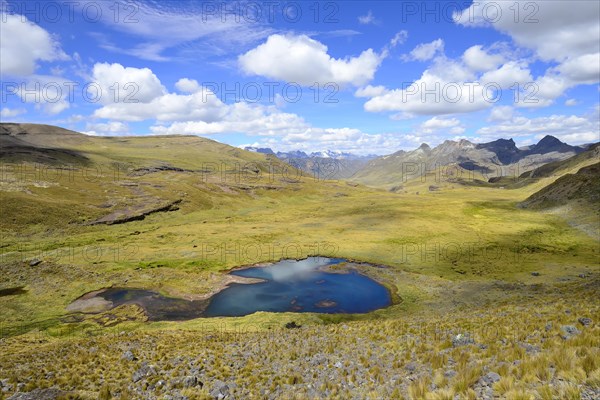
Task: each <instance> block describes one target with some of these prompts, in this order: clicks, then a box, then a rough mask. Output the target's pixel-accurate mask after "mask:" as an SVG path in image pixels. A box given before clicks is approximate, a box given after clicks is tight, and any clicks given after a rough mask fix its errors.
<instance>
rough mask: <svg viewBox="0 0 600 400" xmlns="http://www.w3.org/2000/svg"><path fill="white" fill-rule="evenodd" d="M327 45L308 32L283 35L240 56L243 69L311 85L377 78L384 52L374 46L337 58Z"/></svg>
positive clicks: (343, 83)
mask: <svg viewBox="0 0 600 400" xmlns="http://www.w3.org/2000/svg"><path fill="white" fill-rule="evenodd" d="M327 50H328V49H327V46H325V45H324V44H323V43H321V42H318V41H316V40H314V39H311V38H310V37H308V36H306V35H292V34H288V35H280V34H275V35H271V36H269V37H268V39H267V41H266V42H265V43H263V44H261V45H259V46H257V47H255V48H254V49H252V50H249V51H248V52H247V53H245V54H242V55H241V56H239V58H238V62H239V65H240V66H241V68H242V70H243V71H244V72H245V73H247V74H250V75H261V76H265V77H267V78H273V79H278V80H283V81H287V82H294V83H298V84H300V85H305V86H310V85H313V84H314V83H315V82H318V83H320V84H325V83H328V82H335V83H337V84H339V85H347V84H351V85H354V86H360V85H364V84H366V83H367V82H369V81H371V80H372V79H373V76H374V75H375V71H377V68H378V67H379V65H380V64H381V61H382V60H383V58H384V56H383V55H380V54H378V53H376V52H375V51H373V50H372V49H367V50H365V51H363V52H362V53H361V54H360V55H358V56H356V57H346V58H333V57H331V56H330V55H329V54H328V53H327Z"/></svg>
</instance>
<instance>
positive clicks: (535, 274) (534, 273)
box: [531, 272, 540, 276]
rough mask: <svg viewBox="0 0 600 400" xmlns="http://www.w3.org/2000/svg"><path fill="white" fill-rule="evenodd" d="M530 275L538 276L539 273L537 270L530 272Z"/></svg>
mask: <svg viewBox="0 0 600 400" xmlns="http://www.w3.org/2000/svg"><path fill="white" fill-rule="evenodd" d="M531 276H540V273H539V272H532V273H531Z"/></svg>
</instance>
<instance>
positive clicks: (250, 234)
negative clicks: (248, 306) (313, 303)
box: [0, 135, 599, 354]
mask: <svg viewBox="0 0 600 400" xmlns="http://www.w3.org/2000/svg"><path fill="white" fill-rule="evenodd" d="M28 140H29V142H30V143H34V144H35V145H37V146H40V145H43V146H52V147H57V148H61V147H62V148H68V149H71V150H74V151H78V152H80V153H81V154H83V155H84V156H86V157H87V158H88V159H89V160H91V161H90V162H91V163H92V164H91V165H92V166H91V167H88V168H87V169H82V168H81V167H79V170H77V171H75V172H74V173H71V174H70V175H66V176H65V175H62V176H61V177H60V178H52V175H50V174H49V173H46V174H37V175H27V177H26V178H23V175H22V174H21V175H20V174H19V170H18V169H16V168H17V166H16V165H15V164H7V163H3V171H4V174H3V179H2V189H3V190H2V191H1V192H0V202H1V204H2V243H1V246H2V253H3V254H2V263H1V266H0V268H1V269H2V271H1V272H2V276H3V280H2V287H0V288H5V287H15V286H25V288H26V289H27V293H26V294H23V295H19V296H6V297H0V309H1V310H2V311H0V314H1V316H2V320H3V324H4V326H3V328H4V329H5V330H6V332H8V333H14V332H15V329H17V330H18V329H19V328H20V327H24V329H25V330H27V329H29V327H30V326H29V325H28V324H30V323H31V322H32V321H38V322H39V321H48V322H47V323H42V326H48V327H50V328H48V329H53V330H54V331H53V332H55V334H57V335H59V336H60V335H61V334H60V332H61V329H63V328H64V327H65V326H67V325H65V324H64V323H59V322H57V321H56V318H60V317H63V316H64V315H65V314H66V311H65V307H66V306H67V305H68V304H69V303H70V302H71V301H72V300H73V299H75V298H77V297H78V296H80V295H81V294H83V293H85V292H88V291H91V290H95V289H98V288H101V287H106V286H110V285H118V286H130V287H140V288H149V289H156V290H159V291H161V292H163V293H166V294H172V295H180V296H192V295H197V294H203V293H210V292H211V290H213V289H214V288H215V286H218V285H220V284H221V283H222V282H223V275H222V273H221V271H223V270H226V269H228V268H231V267H234V266H237V265H240V264H250V263H255V262H260V261H269V260H277V259H280V258H286V257H292V258H293V257H301V256H307V255H311V254H321V255H335V256H340V257H347V258H353V259H358V260H362V261H368V262H373V263H380V264H384V265H388V266H390V268H388V269H381V270H379V269H378V270H377V271H372V270H369V271H368V273H369V274H370V275H372V276H374V277H375V278H378V279H380V280H382V281H383V282H384V283H386V284H388V285H390V286H394V287H396V288H397V290H398V294H399V295H400V297H401V298H402V299H403V301H402V303H400V304H397V305H394V306H392V307H389V308H387V309H385V310H379V311H377V312H374V313H371V314H368V315H365V316H355V317H350V316H320V315H311V314H302V315H294V316H293V318H294V319H296V320H297V321H299V322H301V323H304V324H319V323H322V322H328V321H338V320H340V319H345V320H349V319H358V320H361V321H363V322H360V324H367V325H366V326H367V327H368V326H369V325H368V324H377V323H378V322H375V321H376V320H379V319H382V318H383V319H390V320H396V319H398V318H399V320H400V321H402V320H403V319H404V318H422V316H427V315H431V318H437V317H434V316H435V315H444V313H446V312H449V311H452V312H457V311H458V310H460V309H462V308H465V309H473V308H474V307H477V308H478V309H481V310H485V312H493V310H494V307H495V306H494V304H495V302H497V301H499V300H502V299H505V298H506V299H508V298H510V296H513V295H514V296H517V298H519V296H521V290H526V288H528V287H529V285H533V284H542V285H548V287H552V286H554V285H557V284H560V282H562V281H563V280H564V279H569V278H568V277H573V276H577V275H578V274H582V273H586V274H592V275H593V274H596V273H597V272H598V256H599V253H598V247H597V242H596V241H595V240H594V239H593V238H591V237H590V236H588V235H585V234H584V233H581V232H579V231H578V230H576V229H573V228H571V227H570V226H569V225H568V223H566V222H565V221H564V220H562V219H561V218H560V217H558V216H556V215H551V214H543V213H539V212H536V211H532V210H526V209H519V208H517V207H516V204H517V203H518V202H519V201H522V200H523V199H525V198H527V197H528V196H530V195H531V194H532V193H534V192H535V191H536V190H538V189H539V187H540V186H544V185H546V184H548V183H549V182H551V181H552V180H554V179H556V178H555V177H547V178H542V179H541V180H539V181H538V182H536V183H535V184H532V185H529V186H526V187H523V188H519V189H515V190H500V189H497V188H487V187H464V186H462V185H457V184H454V183H448V182H439V181H436V180H435V178H434V177H430V178H429V179H425V180H424V181H423V180H422V179H418V180H415V181H412V182H408V183H407V187H408V188H410V190H406V192H407V193H403V192H400V193H389V192H386V191H382V190H376V189H370V188H366V187H364V186H351V185H348V184H346V183H345V182H342V181H327V182H321V181H316V180H314V179H310V178H306V177H305V178H300V179H298V180H291V179H289V177H290V176H295V174H293V173H291V172H287V173H282V172H281V170H282V169H284V168H285V166H283V165H281V164H278V163H277V161H274V160H272V161H271V163H275V164H276V168H275V169H276V170H277V171H279V172H276V173H272V174H271V173H268V172H267V167H266V165H268V164H269V161H268V160H266V159H265V158H264V156H263V155H260V154H256V153H249V152H244V151H241V150H238V149H233V148H231V147H229V146H225V145H221V144H218V143H216V142H213V141H209V140H206V139H200V138H192V137H166V138H165V137H163V138H157V137H153V138H88V137H77V138H76V140H75V139H72V140H71V141H68V140H64V139H62V138H61V137H57V135H50V137H48V138H40V135H37V136H36V135H33V137H31V138H30V139H28ZM13 161H14V160H13ZM158 161H160V162H167V163H169V164H171V165H172V166H175V167H179V168H184V169H189V170H194V171H195V172H177V171H161V172H155V173H150V174H146V175H141V176H135V175H132V174H131V173H130V172H131V171H134V170H135V169H137V168H140V167H148V166H152V165H156V164H157V162H158ZM223 162H224V163H225V167H226V169H227V170H231V169H233V168H234V167H233V166H234V165H235V163H239V164H245V165H246V166H248V167H250V166H252V165H254V164H246V163H259V164H260V167H259V169H262V170H261V172H260V173H258V174H254V175H252V174H247V173H244V174H242V175H240V174H233V173H227V174H225V175H220V174H215V173H202V172H198V171H201V170H204V169H206V168H207V167H208V166H212V167H214V165H215V164H210V165H209V164H207V163H217V164H218V165H221V164H222V163H223ZM114 163H120V164H124V165H125V167H124V168H121V169H120V170H119V173H117V174H115V167H114ZM21 165H22V164H21ZM26 167H27V168H29V169H27V170H28V171H31V170H34V169H32V168H34V167H33V166H31V165H26ZM46 171H47V172H48V171H49V172H52V171H56V170H55V169H50V170H46ZM82 171H87V172H88V173H87V174H82V173H81V172H82ZM98 171H100V172H98ZM255 175H259V176H258V178H257V177H256V176H255ZM49 176H50V178H49ZM236 177H237V178H239V179H236ZM431 179H433V181H431ZM124 184H125V185H124ZM432 184H433V185H437V186H439V187H441V190H440V191H433V192H430V191H429V190H428V188H429V186H430V185H432ZM132 185H137V186H132ZM416 192H419V194H418V195H417V194H415V193H416ZM148 198H160V199H165V200H172V199H176V198H181V199H182V200H183V202H182V203H181V206H180V210H178V211H174V212H168V213H157V214H152V215H150V216H148V217H146V218H145V219H144V220H143V221H134V222H129V223H126V224H122V225H111V226H105V225H98V226H88V225H85V222H86V221H90V220H92V219H94V218H97V217H99V216H101V215H105V214H106V213H108V212H109V211H110V210H114V209H119V208H120V207H123V206H125V205H127V204H132V203H136V202H140V201H146V200H147V199H148ZM115 200H116V201H115ZM111 202H112V203H111ZM107 203H109V204H107ZM99 206H102V207H99ZM223 249H225V250H226V252H224V253H223V252H222V250H223ZM257 249H260V251H258V252H257ZM296 249H299V250H296ZM32 258H40V259H42V260H43V263H42V264H40V265H38V266H36V267H30V266H29V264H28V262H27V261H28V260H29V259H32ZM532 271H537V272H540V273H541V276H538V277H533V276H531V274H530V272H532ZM497 282H505V283H503V284H502V285H497ZM523 284H524V285H525V286H519V285H523ZM503 285H516V286H515V288H517V289H514V290H515V291H516V292H515V293H513V294H510V293H507V291H506V286H503ZM519 288H521V289H519ZM540 296H541V297H542V298H543V292H542V293H541V294H540ZM596 298H597V297H596ZM517 304H518V302H517ZM42 305H43V306H42ZM593 306H594V307H596V310H597V306H598V304H597V303H596V304H593ZM581 307H585V305H583V306H581ZM594 312H597V311H594ZM125 314H127V312H125ZM133 314H134V315H136V313H135V312H133ZM127 318H128V317H127V315H126V316H125V317H124V319H127ZM290 318H291V317H290V315H286V314H267V313H258V314H255V315H252V316H247V317H244V318H228V319H215V320H211V324H217V325H219V324H221V325H219V326H227V327H231V328H233V327H244V326H245V327H255V326H258V327H259V329H262V328H260V327H261V326H263V324H269V325H270V324H276V325H279V324H282V323H284V322H285V321H289V319H290ZM205 323H206V321H204V320H195V321H188V322H183V323H167V322H163V323H153V324H142V325H140V323H138V322H129V323H124V324H122V325H119V326H122V327H123V328H122V329H133V328H136V329H142V330H148V329H150V330H155V329H174V328H175V329H181V328H189V329H205ZM77 326H79V328H76V330H79V329H81V330H83V331H89V332H97V331H98V330H100V332H101V331H102V328H101V327H99V326H98V324H97V323H94V322H93V321H91V320H90V321H88V322H86V323H83V324H79V325H77ZM127 327H128V328H127ZM119 329H121V328H119ZM361 329H362V328H361ZM367 329H368V328H367ZM15 348H16V347H15ZM40 350H41V349H40ZM31 351H32V352H33V353H32V354H35V349H34V350H31Z"/></svg>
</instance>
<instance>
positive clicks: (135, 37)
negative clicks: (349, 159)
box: [0, 0, 600, 154]
mask: <svg viewBox="0 0 600 400" xmlns="http://www.w3.org/2000/svg"><path fill="white" fill-rule="evenodd" d="M1 4H2V19H1V29H2V30H1V38H2V42H1V46H0V47H1V49H0V50H1V52H2V53H1V57H0V67H1V68H0V70H1V71H0V72H1V73H2V102H1V110H0V112H1V119H2V121H3V122H9V121H16V122H36V123H48V124H56V125H60V126H63V127H66V128H70V129H74V130H77V131H80V132H85V133H88V134H95V135H147V134H196V135H201V136H206V137H210V138H212V139H215V140H218V141H221V142H224V143H228V144H232V145H235V146H241V145H258V146H268V147H271V148H273V149H275V150H282V151H285V150H305V151H318V150H325V149H333V150H342V151H350V152H355V153H360V154H388V153H392V152H394V151H397V150H399V149H412V148H415V147H417V146H418V145H419V144H420V143H421V142H427V143H429V144H431V145H436V144H438V143H441V142H442V141H444V140H447V139H454V140H456V139H459V138H467V139H469V140H472V141H476V142H485V141H491V140H494V139H497V138H501V137H503V138H509V137H512V138H514V139H515V141H516V142H517V143H518V144H519V145H526V144H530V143H533V142H536V141H538V140H539V139H540V138H541V137H543V136H544V135H546V134H552V135H554V136H557V137H559V138H560V139H562V140H564V141H567V142H569V143H573V144H579V143H589V142H593V141H598V140H600V138H599V137H598V136H599V125H598V118H599V117H598V115H599V94H600V91H599V85H598V84H599V82H600V49H599V47H600V41H599V40H598V38H599V37H600V8H599V7H600V5H599V4H600V3H598V2H595V1H574V2H562V1H549V2H531V1H514V0H511V1H488V0H481V1H478V2H477V3H472V2H471V1H456V2H430V1H428V2H420V1H414V2H412V1H411V2H389V1H385V2H384V1H382V2H359V1H345V2H344V1H342V2H339V1H335V2H334V1H323V2H266V3H260V2H237V3H234V2H221V1H216V2H197V1H162V2H158V1H132V2H125V1H111V0H106V1H87V0H86V1H79V2H76V4H75V3H72V2H63V1H57V2H54V1H44V2H35V1H2V2H1Z"/></svg>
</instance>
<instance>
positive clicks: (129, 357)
mask: <svg viewBox="0 0 600 400" xmlns="http://www.w3.org/2000/svg"><path fill="white" fill-rule="evenodd" d="M121 358H123V359H125V360H127V361H135V360H137V358H136V357H135V356H134V355H133V353H132V352H131V350H127V351H126V352H124V353H123V356H122V357H121Z"/></svg>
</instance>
